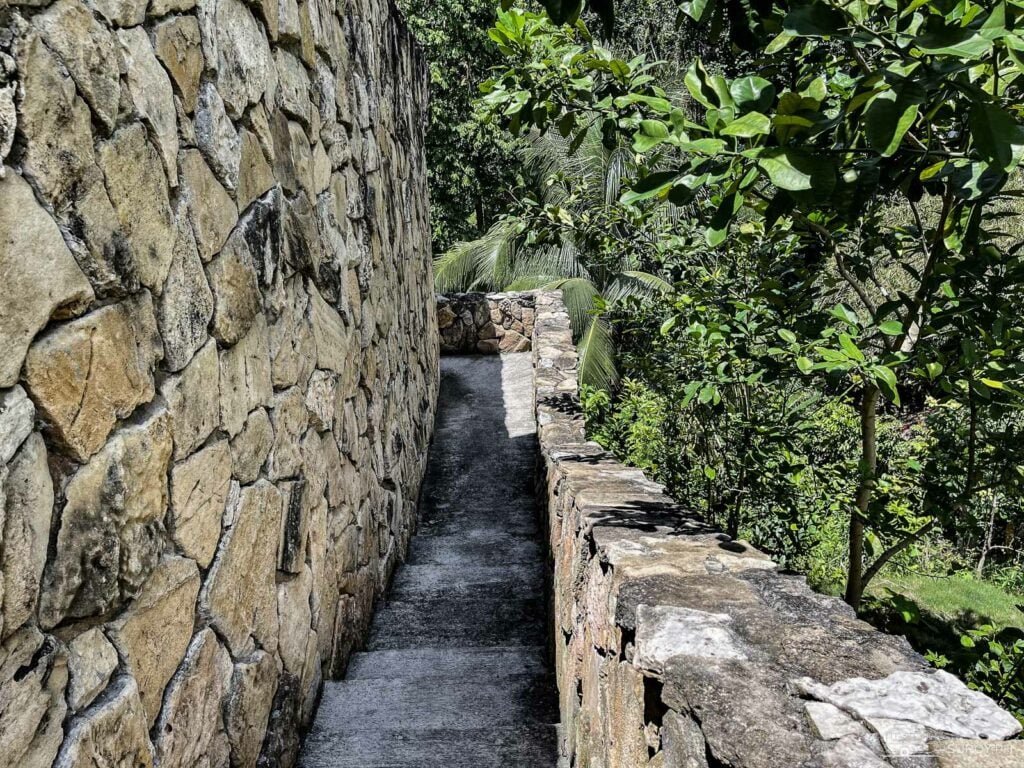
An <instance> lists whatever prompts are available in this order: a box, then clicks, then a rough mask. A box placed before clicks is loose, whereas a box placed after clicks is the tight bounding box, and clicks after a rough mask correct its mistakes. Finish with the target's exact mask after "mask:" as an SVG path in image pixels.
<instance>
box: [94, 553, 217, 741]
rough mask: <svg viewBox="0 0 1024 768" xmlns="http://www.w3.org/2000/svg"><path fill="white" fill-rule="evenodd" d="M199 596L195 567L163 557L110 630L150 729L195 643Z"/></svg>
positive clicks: (170, 557)
mask: <svg viewBox="0 0 1024 768" xmlns="http://www.w3.org/2000/svg"><path fill="white" fill-rule="evenodd" d="M198 595H199V569H198V568H197V567H196V564H195V563H194V562H192V561H191V560H188V559H187V558H184V557H177V556H165V557H164V558H163V559H162V560H161V561H160V564H159V565H158V566H157V567H156V568H155V569H154V570H153V572H152V573H151V574H150V576H149V578H148V579H147V580H146V583H145V585H144V586H143V588H142V591H141V592H139V595H138V597H137V598H136V599H135V600H134V601H133V602H132V604H131V605H130V606H129V607H128V609H127V610H126V611H125V613H124V614H123V615H122V616H121V617H120V618H118V619H117V620H116V621H114V622H112V623H111V624H110V628H109V632H110V639H111V640H112V641H113V643H114V645H115V646H117V649H118V650H119V651H120V653H121V657H122V658H123V659H124V662H125V665H126V667H127V669H128V671H129V672H130V673H131V674H132V676H133V677H134V678H135V681H136V682H137V683H138V687H139V698H140V699H141V700H142V707H143V709H144V710H145V712H146V720H147V723H148V725H149V727H152V725H153V723H154V722H155V721H156V717H157V715H158V714H159V712H160V702H161V700H162V699H163V695H164V688H165V687H166V685H167V682H168V681H169V680H170V679H171V676H172V675H173V674H174V670H176V669H177V668H178V664H179V663H180V662H181V660H182V658H184V656H185V650H186V649H187V648H188V643H189V640H190V639H191V638H192V627H193V624H194V614H195V605H196V598H197V597H198Z"/></svg>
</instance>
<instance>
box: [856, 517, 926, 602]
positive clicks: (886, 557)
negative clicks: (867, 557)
mask: <svg viewBox="0 0 1024 768" xmlns="http://www.w3.org/2000/svg"><path fill="white" fill-rule="evenodd" d="M937 523H938V520H936V519H934V518H933V519H932V520H929V521H928V522H927V523H925V524H924V525H922V526H921V527H920V528H918V529H917V530H916V531H914V532H912V533H908V534H907V535H906V536H904V537H903V538H902V539H900V540H899V541H897V542H896V543H895V544H893V545H892V546H891V547H889V548H888V549H887V550H885V552H883V553H882V554H881V555H879V556H878V559H877V560H875V562H874V563H872V564H871V567H870V568H868V569H867V570H866V571H864V580H863V586H864V587H867V585H868V582H870V581H871V580H872V579H873V578H875V576H877V575H878V572H879V571H880V570H882V568H884V567H885V564H886V563H888V562H889V561H890V560H892V559H893V558H894V557H895V556H896V555H898V554H899V553H900V552H902V551H903V550H904V549H906V548H907V547H909V546H910V545H911V544H913V543H914V542H915V541H917V540H918V539H920V538H921V537H922V536H924V535H925V534H926V533H928V531H930V530H931V529H932V528H934V527H935V526H936V524H937Z"/></svg>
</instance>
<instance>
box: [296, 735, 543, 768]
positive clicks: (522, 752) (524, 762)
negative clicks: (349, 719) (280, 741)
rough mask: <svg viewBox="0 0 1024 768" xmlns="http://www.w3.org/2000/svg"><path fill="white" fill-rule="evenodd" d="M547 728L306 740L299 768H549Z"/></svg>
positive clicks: (317, 737)
mask: <svg viewBox="0 0 1024 768" xmlns="http://www.w3.org/2000/svg"><path fill="white" fill-rule="evenodd" d="M557 742H558V735H557V731H556V728H555V726H553V725H534V726H514V727H504V728H471V729H458V730H449V729H430V730H388V731H381V732H379V733H370V732H361V733H355V734H343V735H340V736H337V737H333V738H321V737H319V736H318V735H317V734H316V733H315V732H313V733H310V735H309V736H308V737H307V738H306V749H305V751H304V753H303V756H302V758H301V759H300V761H299V766H300V768H554V766H555V764H556V760H558V759H559V757H558V743H557Z"/></svg>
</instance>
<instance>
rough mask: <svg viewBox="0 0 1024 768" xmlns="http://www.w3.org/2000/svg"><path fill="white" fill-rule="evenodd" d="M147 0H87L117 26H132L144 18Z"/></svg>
mask: <svg viewBox="0 0 1024 768" xmlns="http://www.w3.org/2000/svg"><path fill="white" fill-rule="evenodd" d="M146 3H147V0H89V4H90V6H92V7H93V8H95V9H96V10H97V11H99V12H100V14H101V15H102V16H103V17H104V18H105V19H106V20H107V21H109V22H110V23H111V24H113V25H116V26H119V27H133V26H135V25H137V24H141V23H142V22H143V20H145V18H146Z"/></svg>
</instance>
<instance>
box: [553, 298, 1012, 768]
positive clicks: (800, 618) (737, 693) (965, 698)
mask: <svg viewBox="0 0 1024 768" xmlns="http://www.w3.org/2000/svg"><path fill="white" fill-rule="evenodd" d="M536 303H537V320H536V328H535V330H534V336H533V354H534V363H535V385H536V398H537V418H538V429H539V438H540V447H541V452H542V454H543V460H544V467H543V470H542V477H541V481H542V489H543V494H544V495H545V497H546V504H547V511H548V516H549V534H550V553H551V559H552V570H553V612H554V616H553V623H554V627H553V643H554V648H555V666H556V672H557V678H558V686H559V696H560V703H561V719H562V724H563V727H564V728H565V734H566V735H565V738H566V742H567V743H566V744H565V745H564V746H565V748H566V750H567V754H569V755H571V759H572V765H573V766H576V767H577V768H641V767H642V766H648V767H649V768H722V767H724V766H729V768H886V767H887V766H896V767H897V768H936V767H937V768H1013V767H1014V766H1022V765H1024V742H1022V741H1003V740H1005V739H1008V738H1011V737H1013V736H1014V735H1015V734H1017V733H1018V732H1019V731H1020V725H1019V724H1018V723H1017V721H1016V720H1015V719H1014V718H1013V717H1012V716H1010V715H1009V714H1008V713H1007V712H1005V711H1003V710H1001V709H999V708H998V707H997V706H996V705H995V703H994V702H993V701H992V700H990V699H989V698H987V697H986V696H984V695H982V694H980V693H977V692H975V691H971V690H968V689H967V687H966V686H965V685H964V684H963V683H962V682H960V681H959V680H958V679H957V678H955V677H953V676H952V675H949V674H947V673H945V672H942V671H939V670H934V669H930V668H929V667H928V665H927V664H926V663H925V661H924V660H923V659H922V658H921V657H920V656H918V655H917V654H916V653H914V652H913V651H912V650H911V648H910V647H909V645H908V644H907V643H906V641H905V640H904V639H903V638H897V637H893V636H890V635H885V634H882V633H880V632H878V631H876V630H874V629H873V628H872V627H870V626H869V625H867V624H865V623H864V622H861V621H859V620H857V618H856V617H855V616H854V614H853V612H852V611H851V610H850V609H849V607H848V606H846V604H845V603H843V602H841V601H839V600H838V599H835V598H830V597H824V596H822V595H818V594H815V593H814V592H812V591H811V590H810V589H809V588H808V586H807V584H806V582H805V581H804V579H803V578H802V577H796V576H792V575H785V574H782V573H780V572H779V571H778V570H777V568H776V566H775V564H774V563H772V562H771V561H770V560H769V559H768V558H767V557H766V556H765V555H763V554H761V553H760V552H758V551H756V550H755V549H753V548H752V547H750V546H749V545H747V544H745V543H744V542H742V541H735V540H730V539H729V538H728V537H726V536H724V535H722V534H721V533H718V532H716V531H713V530H710V529H708V528H707V527H706V526H705V525H704V524H703V523H702V522H701V521H700V520H699V519H697V518H696V517H695V516H694V515H692V514H691V513H689V512H687V511H686V509H685V508H683V507H681V506H680V505H678V504H675V503H673V502H672V500H671V499H669V498H668V497H667V496H666V495H665V494H664V490H663V488H662V487H661V486H659V485H658V484H657V483H654V482H652V481H651V480H649V479H648V478H646V477H645V476H644V474H643V473H642V472H640V471H639V470H636V469H631V468H627V467H625V466H623V465H622V464H620V463H619V462H618V461H616V460H615V458H614V457H612V456H611V455H609V454H608V453H607V452H605V451H604V450H602V449H601V447H600V446H599V445H597V444H596V443H593V442H588V441H587V439H586V434H585V424H584V420H583V416H582V414H581V412H580V407H579V400H578V394H577V384H576V366H577V358H576V350H575V348H574V346H573V342H572V334H571V331H570V327H569V318H568V315H567V314H566V312H565V309H564V307H563V305H562V302H561V298H560V296H559V295H558V294H552V293H541V294H539V295H538V296H537V301H536ZM982 739H985V740H982Z"/></svg>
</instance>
